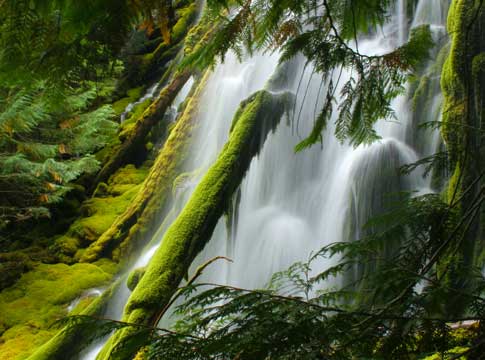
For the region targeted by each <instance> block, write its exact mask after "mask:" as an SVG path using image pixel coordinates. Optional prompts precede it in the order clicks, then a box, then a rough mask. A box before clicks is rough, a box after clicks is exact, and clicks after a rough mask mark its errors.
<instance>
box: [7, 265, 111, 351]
mask: <svg viewBox="0 0 485 360" xmlns="http://www.w3.org/2000/svg"><path fill="white" fill-rule="evenodd" d="M111 278H112V275H111V274H108V273H106V272H104V271H103V270H102V269H100V268H99V267H97V266H95V265H92V264H75V265H72V266H69V265H66V264H54V265H48V264H40V265H38V266H37V267H35V269H33V270H32V271H30V272H28V273H25V274H24V275H23V276H22V277H21V279H20V280H19V281H18V282H17V283H16V284H15V285H14V286H12V287H10V288H8V289H6V290H4V291H3V292H2V293H0V314H2V316H1V318H0V323H1V327H2V328H3V329H6V331H4V333H3V334H2V337H1V341H0V359H2V360H3V359H5V360H7V359H8V360H11V359H23V358H25V357H26V356H28V355H29V354H30V353H32V352H33V351H34V350H35V349H36V347H38V346H39V345H41V344H42V343H43V342H45V341H46V340H47V339H48V338H50V337H51V336H52V335H53V334H54V333H55V332H56V330H55V329H52V328H49V326H50V325H51V324H52V323H54V322H55V321H56V320H59V319H60V318H62V317H64V316H66V315H67V305H68V304H69V303H70V302H71V301H73V300H74V299H76V298H77V297H78V296H79V295H80V294H81V293H82V292H83V291H85V290H87V289H90V288H93V287H98V286H101V285H104V284H106V283H107V282H108V281H109V280H110V279H111Z"/></svg>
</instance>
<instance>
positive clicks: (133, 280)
mask: <svg viewBox="0 0 485 360" xmlns="http://www.w3.org/2000/svg"><path fill="white" fill-rule="evenodd" d="M145 271H146V268H145V267H142V268H138V269H135V270H133V271H132V272H131V273H130V275H128V279H126V286H128V289H130V290H131V291H133V290H135V288H136V285H138V283H139V282H140V280H141V278H142V277H143V274H145Z"/></svg>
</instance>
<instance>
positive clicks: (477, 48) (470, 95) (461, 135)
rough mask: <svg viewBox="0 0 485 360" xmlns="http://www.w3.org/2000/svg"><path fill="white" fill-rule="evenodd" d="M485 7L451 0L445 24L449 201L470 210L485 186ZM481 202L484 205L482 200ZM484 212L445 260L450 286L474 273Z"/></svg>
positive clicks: (453, 306)
mask: <svg viewBox="0 0 485 360" xmlns="http://www.w3.org/2000/svg"><path fill="white" fill-rule="evenodd" d="M484 24H485V9H484V8H483V6H482V2H481V1H480V0H453V1H452V2H451V6H450V10H449V13H448V23H447V29H448V33H449V34H450V37H451V46H450V53H449V56H448V58H447V59H446V61H445V64H444V66H443V71H442V75H441V88H442V92H443V96H444V103H443V123H442V127H441V133H442V136H443V138H444V140H445V142H446V146H447V149H448V153H449V158H450V163H451V164H450V165H451V167H452V169H451V173H452V174H453V176H452V177H451V179H450V181H449V184H448V191H447V201H448V202H449V203H454V202H456V201H457V200H458V199H460V200H459V203H458V206H457V207H458V208H460V209H461V213H462V214H464V213H466V211H467V209H469V208H470V207H472V206H473V205H474V203H475V201H476V200H477V198H478V196H479V194H480V192H481V191H482V189H483V186H485V182H484V180H483V178H481V179H480V181H476V180H477V179H479V176H480V174H481V173H482V172H483V171H484V163H483V159H484V158H485V147H484V146H483V145H484V144H485V136H484V134H483V133H482V132H481V131H479V129H480V128H481V127H482V124H483V113H484V112H483V111H484V109H485V92H484V89H485V88H484V85H485V61H483V59H485V55H484V54H485V27H484ZM465 191H466V192H465ZM482 208H483V206H482ZM484 219H485V213H484V210H482V211H481V213H478V214H474V216H473V217H470V223H469V225H468V229H467V231H466V233H465V234H464V236H463V239H462V240H461V241H460V243H459V244H457V248H456V249H453V250H452V252H453V254H450V255H449V258H448V259H446V260H444V261H443V264H442V267H443V268H446V267H447V266H448V265H450V266H449V267H450V269H448V271H447V273H446V274H447V275H446V277H447V279H444V280H445V281H446V282H447V283H448V284H449V287H450V288H457V289H465V288H466V287H468V286H470V283H471V282H470V279H471V278H472V277H473V276H472V275H470V274H468V273H467V272H466V271H463V269H470V268H471V266H473V265H474V263H475V262H476V259H477V258H478V257H479V256H480V251H482V250H481V249H483V239H484V235H485V221H484ZM466 301H467V299H464V298H463V297H460V296H458V295H456V294H454V293H453V294H450V300H449V301H448V309H447V313H448V314H453V315H455V314H459V313H460V312H461V311H462V310H463V308H464V307H465V302H466Z"/></svg>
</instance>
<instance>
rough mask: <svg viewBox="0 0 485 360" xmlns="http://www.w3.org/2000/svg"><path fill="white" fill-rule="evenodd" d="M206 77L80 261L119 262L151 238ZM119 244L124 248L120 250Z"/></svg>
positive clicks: (189, 133) (183, 153)
mask: <svg viewBox="0 0 485 360" xmlns="http://www.w3.org/2000/svg"><path fill="white" fill-rule="evenodd" d="M208 76H209V72H207V73H206V75H205V76H204V77H203V79H202V80H201V81H200V83H199V85H198V86H197V90H196V91H195V93H194V95H193V96H191V98H190V99H189V100H188V103H187V106H186V107H185V110H184V111H183V113H182V115H181V116H180V117H179V119H178V120H177V123H176V125H175V127H174V128H173V129H172V131H171V132H170V135H169V137H168V139H167V140H166V142H165V144H164V146H163V148H162V149H161V150H160V153H159V155H158V156H157V159H156V160H155V163H154V165H153V166H152V168H151V170H150V173H149V174H148V176H147V178H146V179H145V182H144V183H143V186H142V189H141V190H140V191H139V192H138V194H137V196H136V197H135V199H134V200H133V202H132V204H131V205H130V206H129V207H128V209H127V210H126V211H125V212H124V213H123V214H122V215H121V216H119V217H118V218H117V219H116V221H115V222H114V223H113V224H112V225H111V227H110V228H109V229H108V230H107V231H106V232H105V233H104V234H103V235H102V236H101V237H100V238H99V239H98V240H97V241H96V242H94V243H93V244H92V245H91V246H90V247H89V248H88V249H87V250H86V252H85V253H84V255H83V257H82V259H81V261H85V262H92V261H95V260H97V259H99V258H100V257H102V256H105V257H114V258H115V259H120V258H121V257H122V255H123V254H125V253H126V252H127V251H128V250H129V249H132V248H133V246H134V245H135V244H136V243H137V242H138V240H140V239H145V238H150V236H151V235H152V233H153V231H154V230H155V226H153V225H154V224H155V223H156V222H157V221H158V220H159V219H158V216H159V215H160V213H161V212H162V210H163V208H164V206H165V204H166V203H167V202H168V201H167V200H169V198H170V196H171V190H172V184H173V182H174V180H175V178H176V177H177V176H178V175H179V174H180V172H181V170H182V165H183V163H184V160H185V157H186V153H187V151H188V148H189V145H190V139H191V138H192V135H193V133H194V130H195V129H196V124H197V120H198V116H197V115H198V109H199V106H198V103H199V99H200V97H201V95H202V92H203V90H204V87H205V83H206V81H207V78H208ZM184 77H185V76H184ZM120 244H123V246H121V247H120ZM113 251H115V253H114V254H113Z"/></svg>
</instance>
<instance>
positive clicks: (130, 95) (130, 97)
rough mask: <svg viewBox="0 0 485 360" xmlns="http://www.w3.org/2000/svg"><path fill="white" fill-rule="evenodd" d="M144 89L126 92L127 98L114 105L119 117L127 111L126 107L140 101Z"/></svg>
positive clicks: (138, 88)
mask: <svg viewBox="0 0 485 360" xmlns="http://www.w3.org/2000/svg"><path fill="white" fill-rule="evenodd" d="M142 91H143V87H142V86H139V87H137V88H133V89H130V90H128V91H127V92H126V96H125V97H123V98H121V99H120V100H118V101H116V102H114V103H113V104H112V108H113V110H114V112H115V114H116V115H117V116H121V114H122V113H123V112H124V111H125V109H126V107H127V106H128V105H129V104H131V103H132V102H135V101H136V100H138V99H139V98H140V97H141V95H142Z"/></svg>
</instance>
